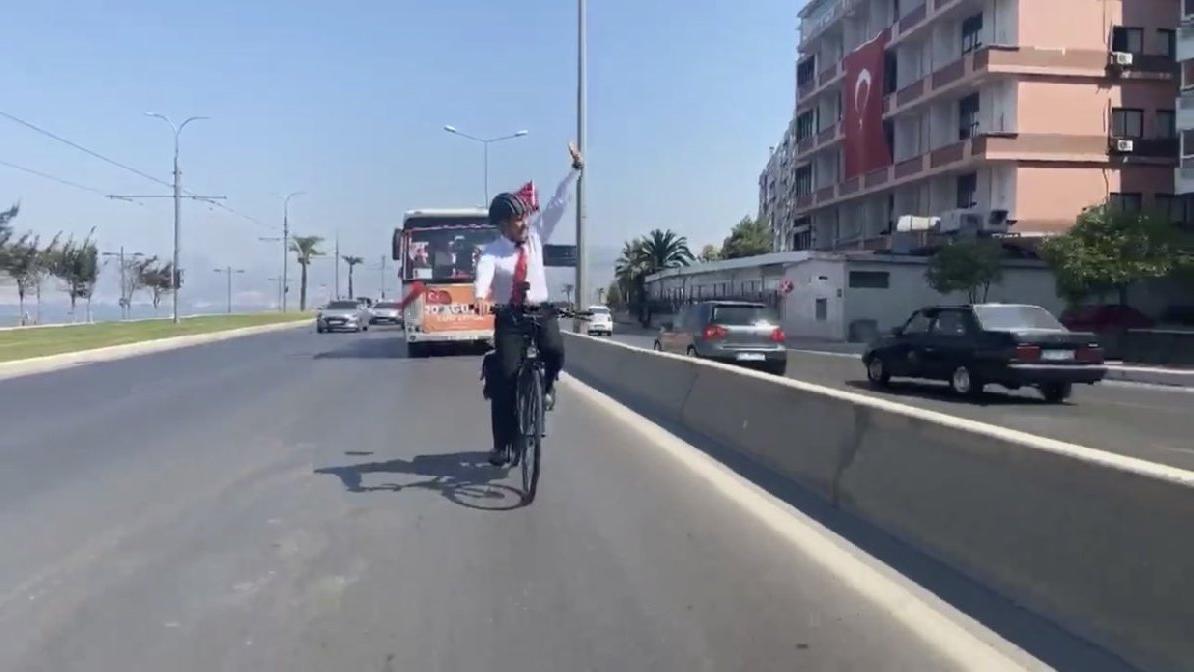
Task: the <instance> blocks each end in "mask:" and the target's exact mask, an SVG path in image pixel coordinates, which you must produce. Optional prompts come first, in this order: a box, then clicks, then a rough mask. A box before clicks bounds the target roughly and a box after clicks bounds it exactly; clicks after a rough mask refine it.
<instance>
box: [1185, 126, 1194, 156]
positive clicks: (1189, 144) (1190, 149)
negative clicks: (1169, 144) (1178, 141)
mask: <svg viewBox="0 0 1194 672" xmlns="http://www.w3.org/2000/svg"><path fill="white" fill-rule="evenodd" d="M1191 156H1194V131H1182V158H1183V159H1184V158H1187V157H1191Z"/></svg>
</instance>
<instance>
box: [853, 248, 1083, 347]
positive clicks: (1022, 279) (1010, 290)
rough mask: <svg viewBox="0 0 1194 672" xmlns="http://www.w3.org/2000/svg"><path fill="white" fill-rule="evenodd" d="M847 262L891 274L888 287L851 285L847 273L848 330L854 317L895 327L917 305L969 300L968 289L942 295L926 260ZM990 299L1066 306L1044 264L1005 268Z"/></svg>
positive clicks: (1053, 307) (1052, 309)
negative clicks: (931, 281) (929, 275)
mask: <svg viewBox="0 0 1194 672" xmlns="http://www.w3.org/2000/svg"><path fill="white" fill-rule="evenodd" d="M846 263H847V264H848V265H849V268H848V270H855V271H886V272H887V273H889V278H890V281H889V285H888V288H887V289H866V288H851V287H849V286H848V284H849V282H848V275H847V276H845V277H846V283H845V286H846V290H845V299H846V300H845V309H846V310H845V314H844V316H843V324H844V328H845V329H846V330H848V329H849V327H850V324H851V323H852V322H854V321H855V320H863V319H870V320H875V321H876V322H877V323H878V325H877V326H878V329H879V330H880V331H889V330H890V329H891V328H892V327H895V326H899V325H902V324H903V323H904V322H905V320H907V319H908V316H909V315H910V314H911V313H912V311H914V310H917V309H918V308H923V307H925V306H932V305H943V304H964V303H966V295H965V293H954V294H948V295H944V296H943V295H941V294H938V293H937V292H936V291H934V290H933V289H932V288H930V287H929V286H928V284H927V283H926V282H925V278H924V273H925V268H926V266H927V264H890V263H888V264H884V263H873V262H871V263H868V262H858V261H849V262H846ZM847 272H848V271H847ZM980 298H981V297H980ZM987 299H988V300H989V301H992V302H1000V303H1031V304H1035V305H1039V306H1042V307H1044V308H1045V309H1047V310H1048V311H1049V312H1051V313H1053V314H1054V315H1060V314H1061V311H1062V310H1063V309H1064V307H1065V305H1064V303H1063V302H1062V301H1061V300H1060V299H1058V298H1057V296H1056V293H1055V291H1054V283H1053V275H1052V273H1050V272H1049V271H1048V270H1047V269H1046V268H1044V266H1043V265H1042V266H1040V267H1035V268H1020V267H1017V268H1007V269H1005V270H1004V279H1003V283H1002V284H1000V285H992V287H991V290H990V293H989V294H988V295H987ZM844 333H846V332H844Z"/></svg>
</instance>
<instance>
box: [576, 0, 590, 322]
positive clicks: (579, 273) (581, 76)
mask: <svg viewBox="0 0 1194 672" xmlns="http://www.w3.org/2000/svg"><path fill="white" fill-rule="evenodd" d="M587 14H588V9H587V2H586V0H577V20H576V27H577V31H576V32H577V36H576V48H577V57H576V146H577V149H579V150H580V151H581V155H582V156H583V155H584V151H585V148H586V144H587V143H586V142H585V139H586V136H587V135H588V127H587V124H586V120H585V115H586V114H587V108H588V90H587V86H586V79H587V76H588V62H587V55H586V54H587V51H588V44H587V43H588V29H587V26H586V16H587ZM586 158H587V157H586ZM585 167H586V170H583V171H581V173H580V177H578V178H577V180H576V303H577V305H578V306H580V305H584V302H586V301H588V288H589V282H588V273H587V272H586V269H585V257H586V252H587V250H586V249H585V218H586V213H585V173H587V172H588V170H587V168H588V163H587V162H586V166H585ZM577 324H578V325H579V323H577Z"/></svg>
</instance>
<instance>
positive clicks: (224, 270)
mask: <svg viewBox="0 0 1194 672" xmlns="http://www.w3.org/2000/svg"><path fill="white" fill-rule="evenodd" d="M244 272H245V270H244V269H243V268H235V269H234V268H232V267H231V266H225V267H224V268H217V269H216V273H224V274H226V275H227V276H228V314H229V315H231V314H232V274H233V273H237V274H241V273H244Z"/></svg>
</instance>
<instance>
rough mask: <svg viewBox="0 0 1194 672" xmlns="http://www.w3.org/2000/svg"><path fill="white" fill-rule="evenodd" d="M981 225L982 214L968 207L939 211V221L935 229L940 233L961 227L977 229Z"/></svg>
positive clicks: (954, 230) (950, 231)
mask: <svg viewBox="0 0 1194 672" xmlns="http://www.w3.org/2000/svg"><path fill="white" fill-rule="evenodd" d="M982 227H983V216H982V214H981V213H980V212H979V211H977V210H973V209H970V208H959V209H957V210H946V211H945V212H943V213H941V223H940V224H939V225H938V227H937V230H938V231H940V232H941V233H954V232H956V231H962V230H963V229H966V230H970V231H977V230H979V229H981V228H982Z"/></svg>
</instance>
